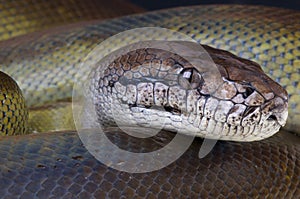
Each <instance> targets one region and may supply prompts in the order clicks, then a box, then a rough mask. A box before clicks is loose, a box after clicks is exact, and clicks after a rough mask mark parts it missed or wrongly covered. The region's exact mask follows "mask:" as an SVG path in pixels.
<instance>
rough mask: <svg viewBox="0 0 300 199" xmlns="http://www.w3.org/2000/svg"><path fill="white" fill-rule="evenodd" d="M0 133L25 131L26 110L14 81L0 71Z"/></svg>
mask: <svg viewBox="0 0 300 199" xmlns="http://www.w3.org/2000/svg"><path fill="white" fill-rule="evenodd" d="M0 81H1V85H0V135H20V134H24V133H25V132H26V127H27V119H28V111H27V109H26V108H27V107H26V105H25V99H24V96H23V95H22V92H21V90H20V88H19V87H18V85H17V84H16V82H15V81H14V80H13V79H12V78H11V77H9V76H8V75H7V74H5V73H3V72H1V71H0Z"/></svg>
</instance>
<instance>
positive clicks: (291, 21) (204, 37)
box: [0, 5, 300, 131]
mask: <svg viewBox="0 0 300 199" xmlns="http://www.w3.org/2000/svg"><path fill="white" fill-rule="evenodd" d="M229 16H230V17H229ZM145 26H158V27H165V28H170V29H173V30H177V31H180V32H182V33H185V34H187V35H189V36H191V37H192V38H194V39H195V40H197V41H199V42H200V43H202V44H208V45H211V46H213V47H217V48H221V49H225V50H229V51H231V52H233V53H235V54H237V55H239V56H241V57H243V58H247V59H251V60H253V61H256V62H257V63H259V64H260V65H262V68H263V70H264V71H265V72H266V73H267V74H269V75H270V76H271V77H272V79H273V80H275V81H277V82H278V83H280V84H281V85H282V86H284V87H285V88H286V89H287V91H288V94H289V113H290V114H289V118H288V121H287V125H286V129H288V130H290V131H293V130H294V129H297V127H298V122H297V121H298V120H299V112H300V111H299V110H300V107H299V103H298V102H299V96H300V95H299V86H300V84H299V75H298V74H299V67H298V66H299V48H298V46H299V35H300V34H299V29H300V28H299V13H298V12H296V11H291V10H284V9H274V8H266V7H261V6H238V5H235V6H228V5H224V6H200V7H199V6H195V7H186V8H179V9H178V8H176V9H171V10H166V11H157V12H150V13H148V14H141V15H134V16H128V17H123V18H119V19H113V20H109V21H104V22H97V21H94V22H90V23H88V22H87V23H81V24H77V25H76V24H75V25H71V26H66V27H65V28H58V29H53V30H47V31H44V32H40V33H34V34H31V35H30V36H24V37H21V38H19V39H14V40H9V41H5V42H2V43H1V44H0V48H1V49H2V50H1V53H0V61H1V63H2V64H3V65H2V66H1V70H4V71H5V72H7V73H8V74H9V75H11V76H12V77H13V78H14V79H16V80H17V82H18V83H19V85H20V86H21V89H22V90H23V92H24V95H25V98H26V99H27V104H28V106H33V105H34V106H40V105H42V104H44V103H45V102H52V101H54V100H60V99H65V98H70V96H71V90H72V87H73V83H74V82H77V81H78V79H80V77H81V76H84V75H82V73H85V74H86V73H89V70H88V69H86V70H88V71H86V70H85V69H83V68H80V66H81V65H80V64H81V61H82V60H83V59H84V57H85V56H86V55H87V54H88V53H89V52H90V50H91V49H93V47H95V46H96V45H97V44H99V43H100V42H101V41H103V40H104V39H105V38H107V37H109V36H111V35H113V34H116V33H119V32H120V31H124V30H128V29H131V28H137V27H145ZM153 35H155V33H153V32H149V34H147V35H144V37H145V38H146V39H151V38H153ZM133 39H134V38H133V37H128V38H120V40H118V41H114V42H116V44H118V43H122V42H123V43H126V42H128V40H130V41H132V40H133ZM112 46H115V45H113V44H112ZM105 49H106V50H107V51H110V49H111V47H110V46H107V48H105ZM79 70H80V71H81V72H80V74H79V73H78V71H79ZM153 72H155V71H153ZM32 79H35V81H32ZM236 100H241V98H238V97H237V98H236Z"/></svg>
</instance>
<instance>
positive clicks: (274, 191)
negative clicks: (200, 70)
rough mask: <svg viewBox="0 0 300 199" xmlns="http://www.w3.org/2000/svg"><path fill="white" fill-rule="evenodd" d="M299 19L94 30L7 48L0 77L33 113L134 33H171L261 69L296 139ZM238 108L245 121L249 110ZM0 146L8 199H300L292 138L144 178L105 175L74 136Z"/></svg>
mask: <svg viewBox="0 0 300 199" xmlns="http://www.w3.org/2000/svg"><path fill="white" fill-rule="evenodd" d="M299 17H300V14H299V12H296V11H291V10H285V9H275V8H267V7H262V6H239V5H227V6H226V5H220V6H219V5H217V6H216V5H213V6H195V7H185V8H176V9H171V10H163V11H157V12H152V13H147V14H142V15H135V16H128V17H124V18H120V19H114V20H110V21H105V22H103V21H102V22H97V21H94V22H90V23H89V22H86V23H81V24H77V25H71V26H66V27H64V28H61V27H60V28H57V29H52V30H47V31H43V32H40V33H34V34H30V35H28V36H23V37H18V38H15V39H11V40H9V41H4V42H1V43H0V48H1V51H0V61H1V64H2V65H1V67H0V69H1V70H4V71H6V72H7V73H8V74H10V75H12V76H13V78H14V79H16V80H17V82H18V83H19V85H20V86H21V88H22V90H23V92H24V95H25V98H26V99H27V104H28V105H29V106H40V105H43V104H44V102H47V101H48V102H53V101H55V100H61V99H65V98H70V96H71V89H72V85H73V82H74V81H77V80H78V76H80V75H82V74H77V73H78V71H79V69H78V68H79V66H80V62H81V61H82V59H83V57H85V56H86V55H87V54H88V53H89V52H90V49H91V48H93V47H95V46H96V45H97V44H98V43H100V42H101V41H102V40H104V38H107V37H109V36H111V35H113V34H116V33H118V32H120V31H123V30H127V29H130V28H135V27H143V26H160V27H166V28H171V29H174V30H178V31H181V32H183V33H186V34H188V35H190V36H192V37H193V38H194V39H196V40H197V41H199V42H201V43H203V44H208V45H212V46H214V47H218V48H222V49H225V50H230V51H231V52H233V53H235V54H237V55H239V56H242V57H244V58H249V59H251V60H254V61H256V62H258V63H259V64H261V65H262V67H263V70H264V71H266V73H267V74H270V75H271V77H272V79H274V80H276V81H277V82H279V83H280V84H281V85H283V86H284V87H285V88H286V89H287V91H288V93H289V97H290V99H289V112H290V115H289V118H288V124H287V126H286V128H287V129H288V130H291V131H293V130H294V131H295V129H296V131H298V130H297V129H298V127H299V123H298V121H299V106H300V104H299V101H300V99H299V86H300V84H299V65H300V64H299V56H300V55H299V52H300V51H299V37H300V34H299V30H300V28H299V21H300V20H299ZM151 34H152V33H149V35H150V36H151ZM149 35H145V37H146V38H147V37H149ZM116 42H120V41H116ZM124 42H126V39H124ZM107 49H108V51H109V50H110V48H107ZM84 72H89V71H84ZM153 72H155V71H153ZM32 80H35V81H32ZM237 89H238V90H239V88H237ZM241 90H243V89H242V88H241ZM241 92H244V91H241ZM234 100H235V101H236V102H237V103H242V101H243V97H242V96H241V95H238V96H236V98H235V99H234ZM200 104H201V102H199V106H200ZM237 108H238V109H240V111H242V109H243V106H241V105H240V106H238V107H237ZM194 122H195V123H199V120H198V119H197V118H196V119H195V120H194ZM32 124H34V121H33V123H32ZM70 128H73V127H70ZM216 128H219V127H218V126H216ZM224 128H226V129H227V130H229V128H230V127H229V126H224ZM249 131H250V129H249ZM296 133H297V132H296ZM121 135H122V134H121ZM126 138H127V137H126ZM0 140H1V141H0V148H1V149H3V150H1V151H0V163H1V164H0V175H1V177H0V185H1V186H0V194H1V197H3V198H15V197H21V198H34V197H35V196H36V197H39V198H75V197H82V198H89V197H92V196H94V197H95V198H101V197H105V196H107V197H110V198H118V197H119V196H120V195H123V196H124V197H126V196H128V197H129V198H130V197H134V196H136V197H135V198H138V197H147V196H148V198H159V197H160V198H166V197H173V198H178V197H181V198H186V197H187V196H190V198H245V197H247V196H248V197H251V198H262V197H263V198H297V197H299V196H300V192H299V186H300V185H299V181H300V180H299V176H300V172H299V168H300V163H299V157H300V155H299V148H300V147H299V142H300V141H299V137H296V136H293V135H292V134H289V133H286V132H284V131H280V132H279V133H278V134H277V135H275V136H273V137H271V138H270V139H267V140H263V141H261V142H252V143H233V142H218V143H217V145H216V147H215V148H214V150H213V151H212V153H210V154H209V155H208V156H207V157H206V158H205V159H201V160H199V159H198V158H197V157H198V154H197V153H198V150H199V143H200V142H199V140H197V141H196V142H195V143H194V144H193V145H192V146H191V148H190V149H189V150H188V151H187V153H185V155H184V156H182V158H180V159H178V160H177V161H176V162H175V163H174V164H172V165H170V166H168V167H166V168H164V169H163V170H160V171H157V172H153V173H147V174H139V175H137V174H127V173H123V172H118V171H115V170H112V169H110V168H107V167H106V166H104V165H102V164H101V163H99V162H98V161H96V159H94V158H93V157H92V156H91V155H90V154H89V153H88V152H87V151H86V149H85V148H84V147H83V146H82V143H81V142H80V140H79V139H78V137H77V135H75V134H74V133H63V134H58V133H54V134H52V133H49V134H43V135H27V136H25V137H24V136H17V137H1V138H0ZM117 140H118V139H117ZM125 140H126V139H125ZM139 143H141V142H140V141H139ZM12 146H13V147H12ZM24 157H27V158H24ZM128 197H127V198H128Z"/></svg>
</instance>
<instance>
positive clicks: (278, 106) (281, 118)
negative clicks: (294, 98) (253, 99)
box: [263, 97, 288, 126]
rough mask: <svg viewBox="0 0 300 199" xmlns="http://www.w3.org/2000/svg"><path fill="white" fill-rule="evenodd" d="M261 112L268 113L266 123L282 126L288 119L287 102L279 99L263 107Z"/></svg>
mask: <svg viewBox="0 0 300 199" xmlns="http://www.w3.org/2000/svg"><path fill="white" fill-rule="evenodd" d="M263 111H264V112H266V111H268V112H269V113H268V115H267V117H266V121H268V122H274V121H275V122H276V123H278V124H279V125H280V126H284V125H285V123H286V120H287V117H288V102H287V101H286V100H283V99H282V98H281V97H276V98H274V99H273V100H271V101H270V102H269V103H267V104H266V106H264V108H263Z"/></svg>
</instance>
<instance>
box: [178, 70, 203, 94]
mask: <svg viewBox="0 0 300 199" xmlns="http://www.w3.org/2000/svg"><path fill="white" fill-rule="evenodd" d="M203 82H204V81H203V78H202V77H201V75H200V73H199V72H198V71H197V70H195V69H193V68H185V69H183V70H182V71H181V72H180V74H179V77H178V83H179V85H180V86H181V87H183V88H184V89H187V90H190V89H196V88H200V87H201V86H202V85H203Z"/></svg>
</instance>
